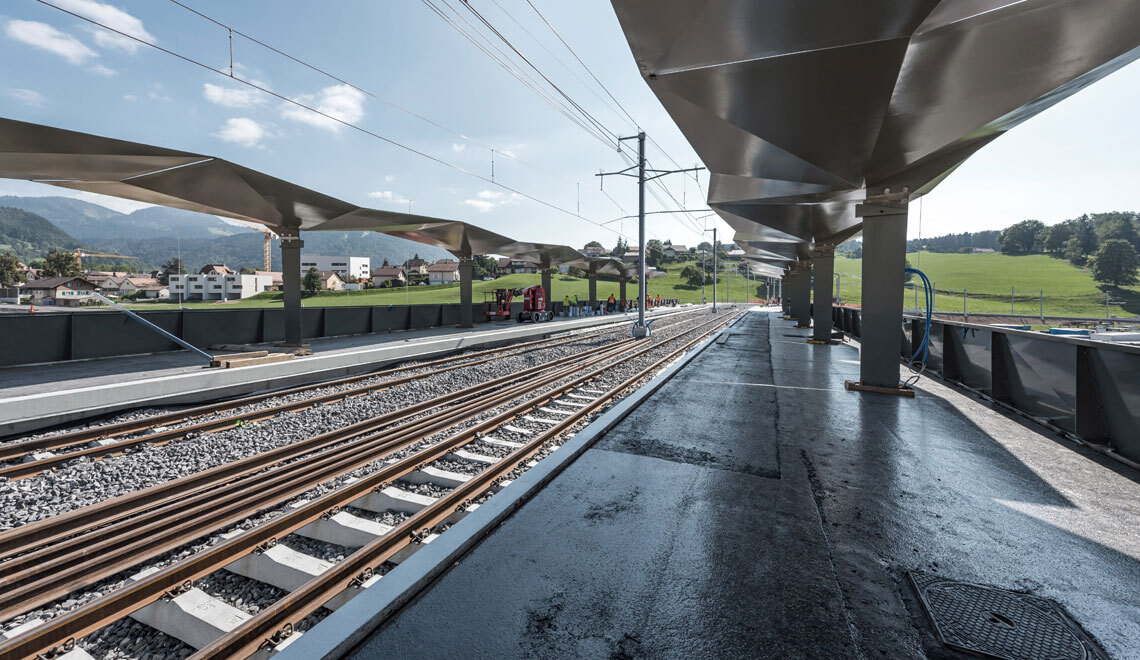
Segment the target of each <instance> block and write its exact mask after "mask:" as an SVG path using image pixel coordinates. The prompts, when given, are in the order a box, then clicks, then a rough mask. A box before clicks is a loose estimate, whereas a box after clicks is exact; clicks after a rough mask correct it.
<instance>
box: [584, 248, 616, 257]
mask: <svg viewBox="0 0 1140 660" xmlns="http://www.w3.org/2000/svg"><path fill="white" fill-rule="evenodd" d="M579 252H581V253H582V254H584V255H586V256H587V257H605V256H608V255H609V253H610V251H609V250H607V249H605V248H604V247H601V246H598V245H587V246H586V247H584V248H582V249H581V250H579Z"/></svg>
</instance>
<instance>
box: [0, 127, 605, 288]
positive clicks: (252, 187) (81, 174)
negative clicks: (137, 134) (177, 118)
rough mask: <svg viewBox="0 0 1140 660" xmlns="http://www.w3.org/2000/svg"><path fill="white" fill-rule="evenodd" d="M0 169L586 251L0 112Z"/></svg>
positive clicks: (189, 201)
mask: <svg viewBox="0 0 1140 660" xmlns="http://www.w3.org/2000/svg"><path fill="white" fill-rule="evenodd" d="M0 177H3V178H8V179H26V180H29V181H37V182H40V183H46V184H50V185H53V186H59V187H62V188H71V189H73V190H84V191H87V192H94V193H100V194H104V195H110V196H113V197H122V198H125V199H131V200H135V201H140V202H146V203H150V204H159V205H162V206H172V207H175V208H181V209H186V210H189V211H198V212H200V213H210V214H213V215H219V216H223V217H227V218H234V219H237V220H245V221H248V222H254V223H257V224H261V225H265V226H266V227H269V228H270V229H272V230H274V231H275V232H277V233H278V234H288V233H292V232H296V231H298V230H314V231H378V232H383V233H386V234H392V235H395V236H399V237H401V238H406V239H408V240H412V241H416V242H418V243H425V244H427V245H434V246H436V247H441V248H444V249H445V250H448V251H450V252H451V253H453V254H455V255H457V256H472V255H476V254H501V255H504V256H509V257H513V258H516V259H526V260H528V261H533V262H535V263H539V264H541V265H542V266H543V267H545V268H553V267H556V266H558V265H559V264H563V263H569V262H578V261H583V260H586V262H588V261H589V260H587V258H586V257H585V256H584V255H582V254H581V253H579V252H578V251H577V250H574V249H573V248H570V247H567V246H565V245H549V244H545V243H530V242H525V241H518V240H515V239H513V238H508V237H506V236H503V235H501V234H497V233H495V232H492V231H489V230H487V229H483V228H481V227H477V226H475V225H472V224H469V223H466V222H461V221H457V220H445V219H441V218H432V217H427V216H422V215H414V214H411V213H396V212H393V211H384V210H380V209H372V208H365V207H360V206H356V205H354V204H349V203H348V202H344V201H341V200H339V199H335V198H333V197H329V196H328V195H323V194H321V193H318V192H316V191H313V190H309V189H308V188H304V187H301V186H298V185H296V184H293V183H290V182H288V181H284V180H282V179H278V178H277V177H273V176H269V175H268V174H263V173H261V172H257V171H255V170H251V169H249V168H246V167H242V166H241V165H237V164H235V163H231V162H229V161H226V160H222V159H220V158H213V157H211V156H206V155H202V154H194V153H187V152H183V151H175V150H171V149H163V148H160V147H153V146H150V145H146V144H139V143H136V142H128V141H125V140H116V139H113V138H107V137H101V136H97V135H89V134H86V133H77V132H74V131H67V130H63V129H60V128H54V127H51V126H43V125H39V124H30V123H26V122H20V121H15V120H12V119H3V118H0Z"/></svg>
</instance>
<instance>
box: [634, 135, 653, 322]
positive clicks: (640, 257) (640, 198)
mask: <svg viewBox="0 0 1140 660" xmlns="http://www.w3.org/2000/svg"><path fill="white" fill-rule="evenodd" d="M637 283H638V287H637V289H638V290H637V326H635V327H634V329H633V336H634V337H648V336H649V326H647V325H645V301H646V292H647V290H648V287H647V286H645V284H646V282H645V131H638V133H637Z"/></svg>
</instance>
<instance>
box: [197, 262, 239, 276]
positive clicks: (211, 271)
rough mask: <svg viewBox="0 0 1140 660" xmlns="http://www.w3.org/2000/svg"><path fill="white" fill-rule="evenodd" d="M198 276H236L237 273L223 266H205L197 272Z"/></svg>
mask: <svg viewBox="0 0 1140 660" xmlns="http://www.w3.org/2000/svg"><path fill="white" fill-rule="evenodd" d="M198 274H199V275H236V274H237V271H236V270H234V269H232V268H227V267H226V265H225V264H206V265H205V266H202V269H201V270H199V271H198Z"/></svg>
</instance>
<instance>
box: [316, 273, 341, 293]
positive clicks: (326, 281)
mask: <svg viewBox="0 0 1140 660" xmlns="http://www.w3.org/2000/svg"><path fill="white" fill-rule="evenodd" d="M320 273H321V290H322V291H344V280H343V279H341V277H340V274H339V273H337V272H336V271H335V270H322V271H320Z"/></svg>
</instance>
